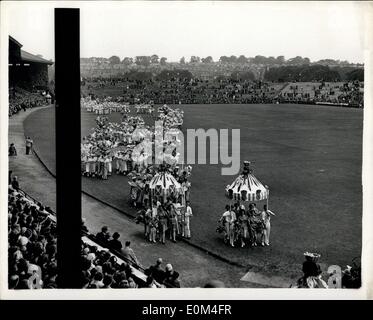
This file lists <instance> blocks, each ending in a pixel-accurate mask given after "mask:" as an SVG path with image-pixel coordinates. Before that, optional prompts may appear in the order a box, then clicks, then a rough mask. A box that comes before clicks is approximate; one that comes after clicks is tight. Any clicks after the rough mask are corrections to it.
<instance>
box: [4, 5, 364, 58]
mask: <svg viewBox="0 0 373 320" xmlns="http://www.w3.org/2000/svg"><path fill="white" fill-rule="evenodd" d="M5 5H6V9H7V12H6V17H7V19H8V20H7V22H8V23H7V25H8V31H9V34H10V35H12V36H13V37H14V38H15V39H16V40H18V41H19V42H20V43H22V44H23V48H22V49H24V50H26V51H29V52H31V53H34V54H41V55H43V57H44V58H46V59H53V58H54V43H53V41H54V36H53V32H54V26H53V23H54V22H53V8H54V7H76V8H80V32H81V35H80V38H81V47H80V53H81V57H92V56H95V57H107V58H108V57H110V56H112V55H117V56H119V57H120V58H121V59H123V57H126V56H128V57H135V56H138V55H152V54H157V55H158V56H160V57H162V56H164V57H167V59H168V61H178V60H179V59H180V58H181V57H182V56H185V57H186V58H187V60H189V58H190V56H192V55H196V56H200V57H206V56H209V55H211V56H212V57H213V58H214V60H218V59H219V57H220V56H222V55H229V56H230V55H236V56H239V55H241V54H243V55H245V56H247V57H252V56H255V55H264V56H275V57H277V56H279V55H284V56H285V58H286V59H288V58H292V57H295V56H298V55H300V56H303V57H309V58H310V59H311V61H316V60H319V59H324V58H331V59H340V60H348V61H350V62H363V54H364V52H363V49H364V42H363V39H364V34H363V28H364V25H363V23H364V19H363V15H362V12H363V10H364V6H363V4H361V3H360V4H356V2H355V3H353V2H345V1H343V2H327V3H324V2H309V1H304V2H295V1H291V2H280V1H278V2H267V1H265V2H249V1H247V2H246V1H239V2H233V1H205V2H203V1H185V2H169V1H160V2H158V1H145V2H142V1H137V2H132V1H114V2H109V1H102V2H99V1H93V2H88V1H84V2H73V1H59V2H58V3H57V2H49V1H40V2H31V1H21V2H11V1H9V2H8V1H7V2H6V3H5ZM66 23H68V22H66Z"/></svg>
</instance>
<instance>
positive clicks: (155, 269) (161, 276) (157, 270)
mask: <svg viewBox="0 0 373 320" xmlns="http://www.w3.org/2000/svg"><path fill="white" fill-rule="evenodd" d="M162 263H163V260H162V258H158V259H157V262H156V264H155V265H153V266H150V268H149V269H147V270H146V271H147V273H149V275H151V276H152V277H153V278H154V280H155V281H157V282H158V283H160V284H163V282H164V280H165V277H166V272H165V271H164V270H163V269H162V267H161V265H162Z"/></svg>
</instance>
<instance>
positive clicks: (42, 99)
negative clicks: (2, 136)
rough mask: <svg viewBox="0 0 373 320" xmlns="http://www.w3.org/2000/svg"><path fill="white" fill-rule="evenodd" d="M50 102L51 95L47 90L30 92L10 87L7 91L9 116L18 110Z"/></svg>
mask: <svg viewBox="0 0 373 320" xmlns="http://www.w3.org/2000/svg"><path fill="white" fill-rule="evenodd" d="M50 103H52V95H51V94H50V93H49V92H47V91H42V92H40V93H32V92H29V91H26V90H24V89H21V88H11V90H10V91H9V117H11V116H12V115H14V114H17V113H18V112H20V111H22V110H23V111H26V110H27V109H30V108H35V107H42V106H45V105H48V104H50Z"/></svg>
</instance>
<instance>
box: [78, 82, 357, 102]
mask: <svg viewBox="0 0 373 320" xmlns="http://www.w3.org/2000/svg"><path fill="white" fill-rule="evenodd" d="M83 83H84V85H83V92H84V94H85V95H88V94H92V95H95V94H100V92H104V91H105V89H108V90H110V92H116V94H115V96H116V97H118V99H122V100H124V101H127V102H128V103H131V104H134V103H136V101H153V102H154V104H260V103H310V104H314V103H316V102H327V103H334V104H340V103H345V104H346V106H353V107H362V106H363V83H362V82H359V81H345V82H342V83H341V85H340V87H341V88H340V90H339V88H338V89H337V90H338V91H341V92H342V94H340V95H339V94H338V95H334V93H333V88H335V87H336V86H335V85H334V83H333V82H329V84H330V85H329V89H330V90H329V91H325V92H321V91H323V90H320V86H321V89H322V87H323V86H325V82H317V81H315V82H313V88H312V93H311V94H303V92H301V91H299V92H295V93H294V92H293V91H288V90H284V89H285V88H286V86H287V84H288V83H281V82H271V81H259V80H251V79H240V78H237V79H233V78H230V77H217V78H215V79H208V80H204V79H198V78H192V79H190V78H177V77H173V78H170V79H156V78H150V79H143V80H134V79H127V78H104V77H91V78H85V79H84V82H83ZM295 84H296V85H297V86H298V87H299V88H301V87H302V85H303V83H301V82H299V83H295ZM334 91H335V89H334Z"/></svg>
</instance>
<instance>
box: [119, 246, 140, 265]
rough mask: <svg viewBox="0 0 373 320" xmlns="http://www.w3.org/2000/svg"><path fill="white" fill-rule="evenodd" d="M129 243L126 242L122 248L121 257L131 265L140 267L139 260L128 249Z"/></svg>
mask: <svg viewBox="0 0 373 320" xmlns="http://www.w3.org/2000/svg"><path fill="white" fill-rule="evenodd" d="M130 245H131V241H126V243H125V246H124V248H123V249H122V255H123V256H124V257H125V258H126V259H127V260H128V261H129V262H130V263H131V264H135V265H137V266H140V263H139V260H137V257H136V255H135V252H134V251H133V250H132V248H130Z"/></svg>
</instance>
